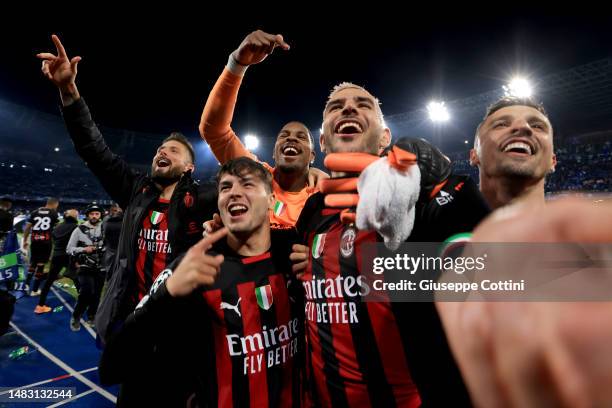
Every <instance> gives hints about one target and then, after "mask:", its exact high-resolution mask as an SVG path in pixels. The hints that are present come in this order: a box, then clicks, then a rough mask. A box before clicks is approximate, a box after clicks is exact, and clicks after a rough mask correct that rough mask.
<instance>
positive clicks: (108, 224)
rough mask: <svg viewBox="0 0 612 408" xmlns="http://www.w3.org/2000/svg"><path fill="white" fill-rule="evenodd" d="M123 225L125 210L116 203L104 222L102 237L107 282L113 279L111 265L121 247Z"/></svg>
mask: <svg viewBox="0 0 612 408" xmlns="http://www.w3.org/2000/svg"><path fill="white" fill-rule="evenodd" d="M122 223H123V210H122V209H121V207H119V204H117V203H114V204H113V205H112V206H111V207H110V209H109V213H108V216H107V217H106V218H104V221H103V222H102V235H104V248H106V253H105V254H104V259H103V263H104V268H105V269H106V280H109V279H110V277H111V270H112V268H111V265H112V263H113V260H114V259H115V255H116V254H117V247H118V246H119V236H120V235H121V224H122Z"/></svg>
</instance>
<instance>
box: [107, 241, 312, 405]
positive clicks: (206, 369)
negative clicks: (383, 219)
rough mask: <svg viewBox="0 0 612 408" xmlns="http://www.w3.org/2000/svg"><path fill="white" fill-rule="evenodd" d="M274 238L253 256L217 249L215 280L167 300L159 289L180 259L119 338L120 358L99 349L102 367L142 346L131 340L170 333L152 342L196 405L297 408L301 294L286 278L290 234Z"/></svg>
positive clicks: (293, 281) (112, 346)
mask: <svg viewBox="0 0 612 408" xmlns="http://www.w3.org/2000/svg"><path fill="white" fill-rule="evenodd" d="M290 233H291V235H292V237H291V238H292V239H291V240H290V239H288V236H289V234H290ZM272 237H273V238H272V247H271V248H270V250H269V251H268V252H266V253H263V254H261V255H258V256H252V257H242V256H239V255H238V254H236V253H235V252H233V251H232V250H231V249H229V247H227V245H226V244H225V243H223V244H221V245H216V246H215V247H214V250H213V251H211V253H213V254H214V253H221V254H223V255H224V262H223V264H222V265H221V271H220V274H219V276H218V279H217V281H216V282H215V284H214V285H212V286H210V287H206V288H204V289H202V290H198V291H196V292H194V293H193V294H192V295H191V296H189V297H186V298H182V299H175V298H172V297H171V296H170V295H169V294H168V292H167V289H166V287H165V280H166V279H167V278H168V277H169V276H171V274H172V268H173V267H174V266H175V265H178V262H180V260H181V258H179V259H177V260H176V261H174V262H173V263H172V264H171V265H170V268H169V269H166V270H165V271H163V272H162V274H160V276H159V277H158V279H157V280H156V281H155V283H154V284H153V285H152V287H151V293H150V294H149V295H147V296H146V297H145V298H143V300H142V301H141V304H140V305H139V306H138V308H137V309H136V311H135V313H134V315H133V316H130V318H128V320H127V321H126V323H125V325H124V327H123V329H122V330H121V332H120V333H119V337H118V338H117V339H121V337H123V339H122V340H119V342H121V343H123V345H121V346H119V347H120V348H123V352H122V353H121V354H117V348H118V344H117V342H116V341H113V344H109V345H108V346H107V350H105V354H107V352H109V353H111V355H108V354H107V355H106V356H104V357H103V360H106V361H107V362H108V360H109V359H114V360H115V362H114V364H118V363H119V362H118V361H117V360H121V359H122V357H120V356H121V355H124V356H129V355H130V352H129V350H130V349H132V348H136V347H139V346H140V345H139V343H140V342H139V341H138V340H135V339H136V338H140V339H142V338H143V336H144V337H146V336H147V333H150V330H152V331H153V332H158V331H159V330H164V331H165V330H167V329H168V328H172V333H168V332H167V331H165V333H164V334H163V335H160V336H156V335H152V336H150V337H153V338H156V339H158V340H156V341H160V343H159V344H156V347H157V346H160V347H164V349H165V350H166V351H165V352H164V354H165V355H168V354H173V353H171V351H170V350H177V354H176V355H177V357H175V358H176V359H177V360H181V359H182V361H181V366H182V367H181V370H182V372H181V373H176V374H177V375H182V376H185V373H186V372H188V373H190V374H189V376H191V379H187V380H191V381H192V382H193V384H194V390H193V391H194V392H195V395H196V397H197V400H198V404H199V406H220V407H232V406H234V407H248V406H251V407H292V406H295V407H299V406H301V405H302V395H303V389H304V387H303V384H302V381H303V367H304V361H303V357H304V356H303V354H304V353H303V349H304V344H303V342H304V325H303V324H304V321H303V314H304V311H303V290H302V288H301V285H300V283H299V282H298V281H297V280H296V279H292V275H290V274H291V263H290V261H289V259H288V258H289V257H288V254H289V252H288V251H289V248H291V244H292V243H293V242H295V232H294V231H287V230H282V231H273V232H272ZM162 327H164V329H161V328H162ZM130 332H131V333H132V334H131V335H128V336H127V337H131V340H126V333H130ZM135 332H137V334H134V333H135ZM159 339H163V340H159ZM143 341H146V340H143ZM161 342H163V343H164V344H161ZM130 344H131V346H130ZM109 349H110V350H114V353H115V354H114V356H113V355H112V353H113V352H112V351H109ZM130 357H131V356H130ZM106 367H108V365H106ZM101 369H102V368H101ZM177 370H178V368H177ZM169 375H172V374H169Z"/></svg>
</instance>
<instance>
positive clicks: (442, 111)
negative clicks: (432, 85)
mask: <svg viewBox="0 0 612 408" xmlns="http://www.w3.org/2000/svg"><path fill="white" fill-rule="evenodd" d="M427 112H428V113H429V119H431V121H432V122H446V121H448V120H449V119H450V114H449V113H448V109H447V108H446V106H445V105H444V102H436V101H433V102H430V103H429V105H427Z"/></svg>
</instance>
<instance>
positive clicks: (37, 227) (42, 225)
mask: <svg viewBox="0 0 612 408" xmlns="http://www.w3.org/2000/svg"><path fill="white" fill-rule="evenodd" d="M57 221H58V216H57V211H55V210H52V209H51V208H47V207H41V208H39V209H38V210H36V211H32V213H31V214H30V217H29V218H28V223H30V224H32V235H31V242H32V244H34V245H37V244H47V245H51V232H52V231H53V227H55V224H57Z"/></svg>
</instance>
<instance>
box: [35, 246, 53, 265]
mask: <svg viewBox="0 0 612 408" xmlns="http://www.w3.org/2000/svg"><path fill="white" fill-rule="evenodd" d="M50 257H51V243H48V244H47V243H42V242H32V244H31V245H30V265H32V266H36V265H37V264H40V263H43V264H44V263H47V262H49V258H50Z"/></svg>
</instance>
